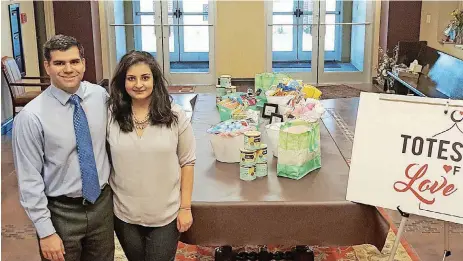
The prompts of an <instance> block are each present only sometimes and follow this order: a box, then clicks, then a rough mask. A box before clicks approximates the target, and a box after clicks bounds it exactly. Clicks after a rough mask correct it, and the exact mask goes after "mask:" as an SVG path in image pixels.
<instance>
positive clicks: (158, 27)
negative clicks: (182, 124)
mask: <svg viewBox="0 0 463 261" xmlns="http://www.w3.org/2000/svg"><path fill="white" fill-rule="evenodd" d="M211 4H213V2H212V1H208V0H168V1H159V0H157V1H153V0H139V1H105V2H104V5H105V16H106V18H107V21H108V24H109V26H108V28H107V30H108V42H109V46H108V47H109V48H108V54H109V58H110V66H109V68H110V70H111V72H113V71H114V68H115V66H116V64H117V62H118V61H119V60H120V58H121V57H122V56H123V55H124V54H125V53H127V51H130V50H143V51H147V52H150V53H151V54H152V55H153V56H155V57H156V60H157V61H158V63H159V64H160V66H161V68H162V69H163V72H164V75H165V76H166V78H167V80H168V81H169V83H170V84H171V85H211V84H214V82H215V79H214V76H213V75H214V74H215V70H214V59H212V57H213V53H214V48H213V39H214V27H213V22H214V12H213V10H214V8H213V6H212V5H211Z"/></svg>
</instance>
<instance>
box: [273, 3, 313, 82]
mask: <svg viewBox="0 0 463 261" xmlns="http://www.w3.org/2000/svg"><path fill="white" fill-rule="evenodd" d="M266 5H267V7H266V8H267V10H268V11H267V13H268V14H270V15H268V16H267V17H268V18H267V22H268V29H267V43H268V46H267V49H268V50H271V52H267V61H268V62H267V70H268V71H273V72H278V73H285V74H289V75H291V76H292V77H294V78H296V79H302V80H304V81H305V82H310V83H314V82H315V81H316V72H317V70H316V63H315V64H313V63H312V61H317V53H316V52H312V50H314V49H315V48H316V44H317V42H316V41H314V40H313V39H317V35H318V30H317V27H316V26H315V25H316V24H315V23H314V21H317V19H318V12H317V10H318V1H311V0H273V1H266Z"/></svg>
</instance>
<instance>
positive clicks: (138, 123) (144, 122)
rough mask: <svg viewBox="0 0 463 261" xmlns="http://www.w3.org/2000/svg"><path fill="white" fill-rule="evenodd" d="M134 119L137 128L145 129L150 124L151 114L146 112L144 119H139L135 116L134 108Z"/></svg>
mask: <svg viewBox="0 0 463 261" xmlns="http://www.w3.org/2000/svg"><path fill="white" fill-rule="evenodd" d="M132 119H133V123H134V125H135V128H137V129H139V130H143V129H145V128H146V127H147V126H148V124H149V119H150V114H149V113H148V114H146V116H145V118H144V119H143V120H139V119H137V117H135V114H134V113H133V109H132Z"/></svg>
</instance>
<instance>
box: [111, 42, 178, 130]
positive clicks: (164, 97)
mask: <svg viewBox="0 0 463 261" xmlns="http://www.w3.org/2000/svg"><path fill="white" fill-rule="evenodd" d="M138 63H144V64H146V65H148V66H149V67H150V69H151V72H152V73H153V92H152V94H151V102H150V105H149V116H150V121H151V124H152V125H165V126H167V127H170V126H171V125H172V124H173V123H177V122H178V117H177V115H176V114H175V113H174V112H173V111H172V109H171V103H172V97H171V96H170V95H169V92H168V91H167V87H166V83H167V80H166V79H165V77H164V75H163V74H162V72H161V69H160V68H159V65H158V63H157V62H156V60H155V59H154V57H153V56H152V55H151V54H150V53H148V52H144V51H130V52H129V53H127V54H126V55H124V56H123V57H122V59H121V61H120V62H119V64H118V65H117V68H116V70H115V72H114V77H113V78H112V81H111V85H110V87H109V88H110V97H109V100H108V107H109V109H110V111H111V117H112V119H113V120H115V121H117V123H118V124H119V127H120V128H121V130H122V131H123V132H131V131H132V130H133V127H134V125H133V120H132V98H131V97H130V95H129V94H128V93H127V91H126V90H125V78H126V75H127V70H128V69H129V67H130V66H132V65H134V64H138Z"/></svg>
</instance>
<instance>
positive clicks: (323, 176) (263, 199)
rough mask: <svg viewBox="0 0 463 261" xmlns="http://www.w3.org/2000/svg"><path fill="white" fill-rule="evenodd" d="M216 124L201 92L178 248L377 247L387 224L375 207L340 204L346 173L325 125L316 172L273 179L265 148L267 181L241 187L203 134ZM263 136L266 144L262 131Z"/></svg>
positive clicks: (211, 100)
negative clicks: (187, 210) (188, 214)
mask: <svg viewBox="0 0 463 261" xmlns="http://www.w3.org/2000/svg"><path fill="white" fill-rule="evenodd" d="M179 95H185V94H179ZM183 97H184V99H186V98H187V97H186V96H183ZM176 98H177V99H181V97H180V98H179V97H176ZM183 104H185V102H183ZM218 122H219V114H218V112H217V109H216V107H215V96H214V95H210V94H199V95H198V96H197V100H196V106H195V108H194V115H193V118H192V126H193V129H194V133H195V138H196V142H197V149H196V156H197V160H196V167H195V181H194V188H193V195H192V212H193V218H194V222H193V225H192V227H191V228H190V230H188V231H187V232H186V233H183V234H182V236H181V239H180V240H181V241H182V242H184V243H187V244H196V245H215V246H218V245H247V244H251V245H265V244H282V245H320V246H349V245H358V244H372V245H375V246H376V247H377V248H378V249H380V250H381V249H382V247H383V245H384V243H385V240H386V236H387V233H388V231H389V224H388V223H387V221H386V220H385V219H384V218H383V217H382V215H381V214H380V213H379V212H378V210H377V209H376V208H375V207H372V206H366V205H361V204H356V203H352V202H348V201H346V200H345V197H346V190H347V180H348V174H349V168H348V165H347V164H346V162H345V161H344V159H343V157H342V156H341V154H340V152H339V150H338V148H337V147H336V144H335V143H334V141H333V139H332V138H331V136H330V134H329V133H328V130H327V129H326V128H325V126H324V125H323V124H320V133H321V145H322V147H321V151H322V168H321V169H319V170H317V171H314V172H312V173H310V174H308V175H307V176H305V177H304V178H302V179H301V180H291V179H287V178H280V177H277V176H276V158H274V157H273V156H272V153H271V151H270V150H269V155H268V159H269V174H268V177H264V178H259V179H257V180H254V181H242V180H240V179H239V165H238V164H237V163H236V164H227V163H220V162H217V161H216V160H215V158H214V155H213V151H212V147H211V145H210V141H209V137H208V135H209V134H207V133H206V130H207V129H208V128H209V127H210V126H212V125H214V124H216V123H218ZM262 134H263V137H262V139H263V141H264V142H265V141H266V139H267V137H266V135H265V131H264V132H262Z"/></svg>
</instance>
